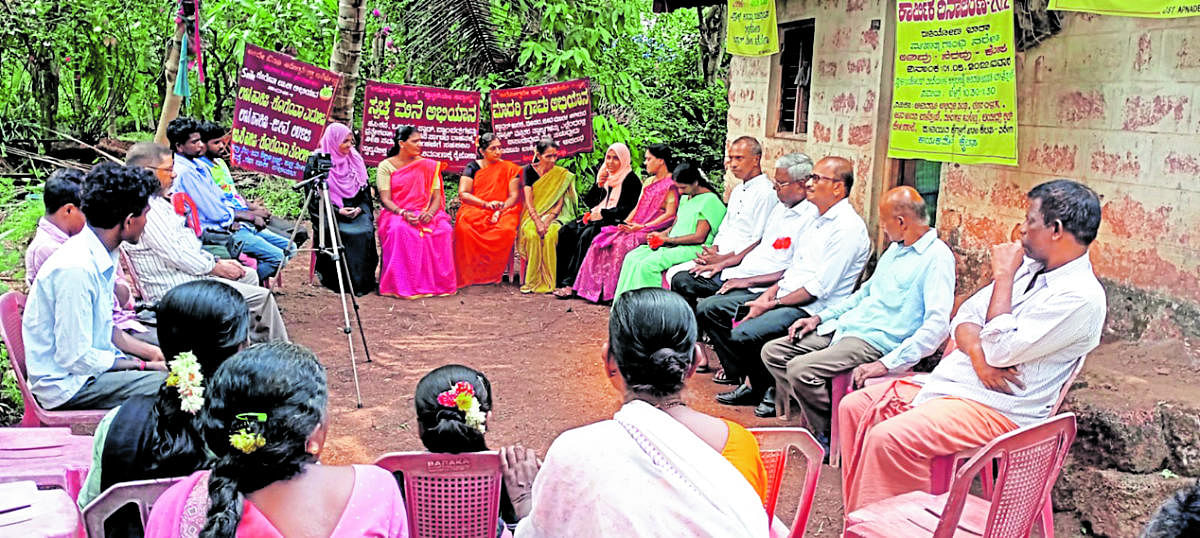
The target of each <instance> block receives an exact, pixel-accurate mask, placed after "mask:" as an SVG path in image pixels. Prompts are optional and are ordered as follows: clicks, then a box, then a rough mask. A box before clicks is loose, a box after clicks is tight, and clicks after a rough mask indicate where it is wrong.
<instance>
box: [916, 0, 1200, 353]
mask: <svg viewBox="0 0 1200 538" xmlns="http://www.w3.org/2000/svg"><path fill="white" fill-rule="evenodd" d="M1063 22H1064V27H1063V31H1062V32H1061V33H1060V34H1058V35H1056V36H1054V37H1052V38H1050V39H1048V40H1047V41H1045V42H1044V43H1042V44H1041V45H1039V46H1037V47H1035V48H1033V49H1030V50H1028V51H1026V52H1025V53H1023V54H1018V61H1017V93H1018V103H1017V114H1018V124H1019V131H1018V146H1019V149H1020V151H1019V154H1020V166H1019V167H1017V168H1012V167H1005V166H959V165H943V168H942V187H941V193H940V197H941V199H940V200H939V217H940V218H939V220H938V227H939V229H940V231H941V233H942V236H943V237H944V238H946V239H947V240H948V241H949V242H950V243H951V246H953V247H954V250H955V252H956V253H957V254H958V256H959V265H958V268H959V291H960V292H964V291H967V290H970V289H974V288H977V287H978V286H980V285H981V284H983V283H985V282H986V281H987V280H988V279H990V266H989V265H988V255H987V248H988V246H989V245H990V244H992V243H995V242H997V241H1000V240H1002V239H1004V238H1005V237H1007V235H1008V234H1009V232H1010V231H1011V229H1012V227H1013V226H1014V225H1015V224H1016V223H1018V222H1020V221H1021V220H1022V219H1023V218H1024V205H1025V193H1026V192H1028V191H1029V189H1030V188H1032V187H1033V186H1034V185H1037V184H1038V183H1041V182H1044V181H1047V180H1050V179H1055V178H1060V177H1062V178H1069V179H1074V180H1076V181H1080V182H1083V183H1085V184H1087V185H1088V186H1090V187H1092V188H1093V189H1095V190H1096V192H1097V193H1098V194H1099V195H1100V196H1101V203H1102V207H1103V211H1104V213H1103V215H1104V219H1103V222H1102V224H1101V227H1100V233H1099V236H1098V238H1097V240H1096V242H1095V243H1094V244H1093V246H1092V249H1091V259H1092V263H1093V265H1094V267H1095V270H1096V273H1097V275H1098V276H1100V277H1101V279H1102V280H1103V281H1104V283H1105V289H1106V291H1107V292H1108V298H1109V310H1108V323H1107V329H1108V333H1109V335H1110V336H1114V337H1118V338H1134V339H1136V338H1141V337H1143V336H1146V337H1155V338H1157V337H1179V336H1193V337H1194V336H1200V319H1198V317H1197V313H1198V312H1200V310H1198V309H1197V305H1198V304H1200V235H1197V232H1198V231H1200V230H1198V227H1200V136H1197V135H1200V85H1197V84H1196V83H1197V82H1200V19H1196V18H1187V19H1174V20H1153V19H1135V18H1126V17H1106V16H1101V15H1091V14H1065V13H1064V21H1063Z"/></svg>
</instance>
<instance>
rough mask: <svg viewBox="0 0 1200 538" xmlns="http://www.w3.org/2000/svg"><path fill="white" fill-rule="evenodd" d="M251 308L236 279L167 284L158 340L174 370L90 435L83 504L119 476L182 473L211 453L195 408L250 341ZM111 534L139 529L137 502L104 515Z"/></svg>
mask: <svg viewBox="0 0 1200 538" xmlns="http://www.w3.org/2000/svg"><path fill="white" fill-rule="evenodd" d="M249 331H250V314H249V310H248V308H247V306H246V300H245V299H243V298H242V295H241V294H240V293H238V291H237V290H235V289H233V287H232V286H229V285H228V284H224V283H221V282H218V281H216V280H196V281H193V282H188V283H186V284H181V285H179V286H176V287H174V288H172V289H171V291H168V292H167V294H166V295H164V296H163V299H162V301H160V302H159V303H158V339H159V343H160V345H161V346H162V350H163V353H164V354H165V355H166V356H167V357H168V361H169V365H170V370H171V375H170V376H169V377H168V378H167V379H166V382H165V383H163V385H162V386H161V387H160V388H159V389H158V394H157V395H155V396H135V397H133V398H130V399H128V400H126V401H125V403H123V404H121V405H120V406H119V407H116V408H114V409H113V410H111V411H109V412H108V414H107V415H105V416H104V419H102V420H101V421H100V424H99V425H97V426H96V434H95V436H94V437H93V441H92V446H93V448H92V467H91V469H90V470H89V471H88V476H87V480H86V481H85V482H84V484H83V490H82V491H80V492H79V506H80V508H82V507H84V506H87V504H88V503H90V502H92V500H93V499H95V498H96V497H97V496H99V495H100V493H101V492H103V491H104V490H106V489H108V488H109V487H111V486H112V485H113V484H117V483H120V482H129V481H132V480H147V479H151V478H168V477H174V476H183V475H186V474H189V473H191V472H192V471H195V470H197V469H200V468H201V467H202V466H203V464H204V462H205V459H206V456H205V453H204V443H203V442H202V441H201V440H200V432H199V427H198V425H197V424H196V412H197V411H199V410H200V406H201V405H202V403H203V401H204V400H203V390H204V386H205V385H207V384H208V382H207V381H206V380H207V379H209V378H211V377H212V375H213V373H214V372H216V370H217V367H218V366H220V365H221V363H222V362H224V361H225V359H228V358H229V357H230V356H232V355H233V354H234V353H237V352H238V350H239V349H241V348H242V347H243V346H244V345H245V344H246V339H247V337H248V334H249ZM105 534H106V535H108V536H141V535H142V525H141V521H140V519H139V517H138V513H137V510H136V509H134V508H133V507H132V506H130V507H126V508H124V509H122V510H120V511H118V512H117V513H116V514H115V515H114V516H113V517H110V518H109V519H108V521H107V522H105Z"/></svg>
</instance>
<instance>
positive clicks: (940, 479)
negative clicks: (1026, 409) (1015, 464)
mask: <svg viewBox="0 0 1200 538" xmlns="http://www.w3.org/2000/svg"><path fill="white" fill-rule="evenodd" d="M950 343H951V345H953V343H954V341H953V340H951V341H950ZM950 349H953V348H952V347H951V348H950ZM1086 361H1087V355H1084V356H1083V357H1080V358H1079V362H1078V363H1076V364H1075V369H1074V370H1072V371H1071V375H1070V376H1069V377H1068V378H1067V382H1066V383H1063V386H1062V389H1060V390H1059V392H1058V400H1057V401H1055V402H1054V408H1053V409H1051V410H1050V414H1051V415H1054V414H1055V413H1058V410H1059V408H1061V407H1062V404H1063V401H1064V400H1066V399H1067V393H1068V392H1070V390H1071V385H1072V384H1074V383H1075V378H1076V377H1079V372H1081V371H1083V363H1084V362H1086ZM980 450H982V449H980V448H970V449H967V450H963V451H962V452H959V453H957V454H954V455H951V456H939V457H936V458H934V459H933V462H932V463H931V464H930V480H929V483H930V491H931V492H932V493H934V494H942V493H945V492H946V491H948V490H949V489H950V482H951V480H952V478H953V476H954V473H955V471H956V470H957V469H960V468H961V467H962V466H963V465H964V464H965V463H966V462H967V460H969V459H970V458H971V457H972V456H974V455H975V454H976V453H978V452H979V451H980ZM984 471H985V472H982V473H980V475H979V480H980V483H981V485H982V487H983V494H984V495H985V496H986V495H991V493H992V487H993V484H994V483H995V476H994V475H993V474H992V473H991V472H990V471H991V469H986V468H985V469H984ZM1039 522H1040V524H1041V528H1042V537H1043V538H1054V505H1053V503H1051V501H1050V492H1046V501H1045V503H1044V504H1043V505H1042V514H1041V517H1040V519H1039Z"/></svg>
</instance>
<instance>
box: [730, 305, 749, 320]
mask: <svg viewBox="0 0 1200 538" xmlns="http://www.w3.org/2000/svg"><path fill="white" fill-rule="evenodd" d="M748 315H750V307H749V306H747V305H742V306H739V307H737V311H736V312H734V314H733V322H734V323H741V322H742V320H744V319H746V316H748Z"/></svg>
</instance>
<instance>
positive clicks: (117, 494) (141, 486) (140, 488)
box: [83, 477, 183, 536]
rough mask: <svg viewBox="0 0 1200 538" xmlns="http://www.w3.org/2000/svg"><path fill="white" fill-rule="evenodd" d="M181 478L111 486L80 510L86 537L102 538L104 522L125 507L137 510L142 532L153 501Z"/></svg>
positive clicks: (148, 517)
mask: <svg viewBox="0 0 1200 538" xmlns="http://www.w3.org/2000/svg"><path fill="white" fill-rule="evenodd" d="M182 479H183V477H176V478H158V479H153V480H135V481H132V482H121V483H120V484H113V485H112V487H110V488H108V489H106V490H104V493H101V494H100V496H99V497H96V498H95V499H92V502H90V503H88V505H87V506H85V507H83V525H84V527H85V528H87V535H88V536H104V521H105V520H106V519H108V518H109V516H111V515H113V513H115V512H116V511H117V510H120V509H121V508H122V507H124V506H125V505H127V504H133V505H135V506H137V508H138V512H139V513H140V514H141V518H142V528H143V529H144V528H146V520H147V519H150V507H152V506H154V501H156V500H158V497H159V496H160V495H162V494H163V492H164V491H167V488H169V487H171V486H173V485H175V483H176V482H179V481H180V480H182Z"/></svg>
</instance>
